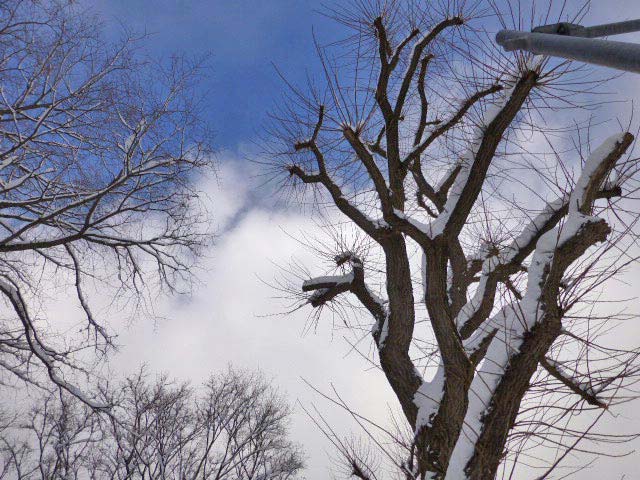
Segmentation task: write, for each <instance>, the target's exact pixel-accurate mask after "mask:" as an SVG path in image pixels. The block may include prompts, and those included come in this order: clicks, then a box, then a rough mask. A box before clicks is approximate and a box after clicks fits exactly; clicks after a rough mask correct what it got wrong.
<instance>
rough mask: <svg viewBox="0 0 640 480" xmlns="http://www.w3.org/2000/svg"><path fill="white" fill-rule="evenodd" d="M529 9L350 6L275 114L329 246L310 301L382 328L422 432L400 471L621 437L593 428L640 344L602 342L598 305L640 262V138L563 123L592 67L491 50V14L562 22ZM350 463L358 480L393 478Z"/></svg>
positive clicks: (388, 366)
mask: <svg viewBox="0 0 640 480" xmlns="http://www.w3.org/2000/svg"><path fill="white" fill-rule="evenodd" d="M531 3H532V4H533V8H532V12H530V14H531V17H530V18H528V19H524V18H522V17H521V16H520V15H521V13H520V10H518V11H517V12H515V11H514V10H510V5H511V6H513V2H503V3H501V4H499V2H493V1H473V2H472V1H462V0H461V1H455V0H451V1H444V0H443V1H429V2H411V1H409V2H402V1H397V2H396V1H393V0H388V1H385V0H378V1H371V2H368V1H365V0H362V1H355V2H352V3H351V6H352V7H353V8H348V7H345V6H341V7H339V9H336V11H332V12H331V16H334V17H335V19H336V20H337V21H339V22H341V23H342V24H343V25H344V26H346V27H347V28H348V29H350V31H351V32H352V35H351V37H349V38H348V39H347V40H345V41H344V42H341V43H338V44H334V45H333V46H332V47H327V48H324V47H320V46H319V47H318V52H319V55H320V58H321V61H322V66H323V68H324V71H325V74H326V75H325V88H319V87H317V86H316V85H312V86H311V87H310V88H309V89H308V91H306V90H302V89H298V88H297V87H295V86H291V90H290V94H289V97H288V99H289V102H287V103H286V105H285V106H284V107H281V108H280V110H279V111H277V112H275V113H274V115H273V117H274V120H275V128H274V129H273V130H272V131H271V140H272V142H271V143H270V144H269V149H270V151H271V153H273V154H274V158H275V159H276V161H275V162H274V163H273V167H274V169H275V171H279V172H280V177H279V178H286V182H287V183H290V184H291V185H292V186H299V187H306V188H307V190H306V192H307V193H305V194H301V195H299V196H297V197H295V198H296V199H299V200H300V201H301V202H306V201H307V200H308V199H309V198H312V202H314V204H315V205H316V206H317V207H318V209H317V210H316V211H319V212H321V213H323V214H324V215H329V217H328V221H327V224H328V225H330V229H331V230H332V231H333V232H334V233H337V234H338V235H337V236H338V237H339V238H338V241H337V242H336V243H337V244H338V248H337V249H336V250H335V251H334V252H333V254H332V255H331V257H332V261H333V266H332V270H333V272H330V274H329V275H327V276H322V277H315V278H308V277H307V279H305V281H304V283H303V284H302V285H301V287H302V293H303V294H302V303H303V304H306V305H309V306H310V307H315V308H318V309H321V308H323V307H327V308H332V309H333V311H334V312H336V313H338V314H339V315H340V318H341V319H342V320H343V321H344V322H345V323H346V325H347V326H348V327H350V328H352V329H353V330H354V331H355V332H356V333H358V332H362V331H364V330H365V329H366V331H370V332H371V333H370V334H369V333H365V334H364V335H365V336H366V337H368V338H371V337H372V340H373V345H374V350H375V352H376V357H377V362H379V366H380V368H381V369H382V371H383V372H384V374H385V376H386V378H387V380H388V382H389V384H390V386H391V387H392V389H393V391H394V393H395V395H396V396H397V399H398V401H399V404H400V406H401V409H402V412H403V414H404V417H405V418H406V421H407V423H408V424H409V427H410V429H411V431H412V434H411V435H410V438H409V439H408V440H407V441H406V442H405V443H404V445H405V447H406V448H405V450H404V454H403V455H404V458H402V459H400V460H396V461H395V464H396V466H397V468H398V472H400V475H401V476H404V477H406V478H420V479H424V478H431V479H444V478H446V479H449V480H452V479H474V480H487V479H491V478H494V477H496V476H497V475H503V476H504V477H505V478H512V476H513V475H516V476H517V478H524V477H523V476H520V475H524V473H522V472H523V471H522V470H520V469H519V467H522V466H523V465H529V466H532V467H538V468H541V469H542V470H539V471H538V472H537V474H536V478H547V476H548V475H549V473H550V472H551V471H552V470H553V469H554V468H556V467H557V466H558V465H560V464H561V463H562V461H563V460H566V458H567V453H568V452H571V451H577V450H580V448H578V445H579V444H581V443H580V442H585V443H586V442H588V440H590V439H591V440H598V441H599V442H607V441H609V442H618V441H623V440H625V439H626V437H622V436H620V437H617V436H605V435H597V434H596V433H595V432H593V431H592V430H591V428H592V427H593V425H592V426H591V427H589V428H586V427H585V428H582V426H584V421H585V420H584V419H585V418H586V419H593V418H596V419H597V418H600V416H602V415H605V414H607V413H608V411H609V410H610V409H614V408H615V406H616V405H617V404H619V403H622V402H624V401H626V400H629V398H631V397H633V392H632V391H630V390H629V388H630V387H631V386H632V385H633V383H634V382H635V380H636V378H637V367H636V365H637V363H636V359H637V355H638V351H637V350H634V349H629V350H625V349H623V348H617V347H618V345H614V346H606V345H605V344H602V343H601V342H599V341H598V336H599V334H601V333H604V332H606V330H608V329H609V328H610V327H612V326H613V325H614V324H616V323H617V321H618V320H622V319H624V318H626V317H625V316H624V315H620V316H615V315H612V314H611V311H610V309H607V308H606V305H605V304H604V303H602V304H601V303H599V301H598V300H600V298H599V294H601V293H602V291H603V288H604V287H605V286H607V285H610V284H611V282H612V280H613V279H614V278H615V277H616V275H617V274H620V273H621V272H622V271H623V269H624V268H626V267H629V266H632V265H634V262H635V257H634V256H633V255H634V246H633V245H634V242H635V240H636V237H635V231H634V226H635V222H636V219H637V215H635V214H634V213H633V210H632V207H633V197H634V192H635V189H636V187H637V176H636V173H637V161H636V159H635V158H633V157H631V154H632V150H633V149H632V146H633V143H634V135H632V134H631V133H629V132H628V131H626V130H627V129H625V130H623V131H620V130H621V128H620V127H619V126H618V125H615V126H613V127H612V125H611V124H606V125H599V126H597V127H593V128H591V127H592V122H590V121H589V120H587V121H586V122H582V123H580V121H578V123H576V124H573V125H572V126H571V128H566V123H569V124H571V123H572V120H573V119H574V118H579V117H580V116H581V115H583V113H581V112H584V110H582V111H580V110H579V109H578V108H577V107H584V106H587V105H585V104H580V103H579V102H580V101H583V100H584V98H585V95H584V94H585V93H586V92H589V91H592V90H593V89H594V88H596V87H597V86H598V81H596V80H591V79H593V78H595V77H593V76H589V75H588V73H589V72H585V71H584V69H581V68H579V67H577V66H575V65H572V64H569V63H554V62H553V61H550V60H548V59H544V58H532V57H529V56H513V55H512V54H509V55H504V54H503V53H501V52H499V51H497V50H496V49H495V47H493V46H492V41H491V33H487V31H491V30H492V29H493V31H495V30H496V29H497V28H499V27H500V25H501V24H502V25H505V24H510V25H509V26H513V24H515V25H518V26H519V27H521V28H524V27H522V23H525V22H531V23H532V24H544V23H552V22H553V21H556V20H558V19H566V18H567V16H568V12H566V11H564V4H563V3H562V2H558V4H555V5H554V4H552V5H551V6H549V5H548V4H549V3H550V2H542V3H545V5H544V8H543V9H542V11H539V10H537V9H536V3H535V2H531ZM582 13H583V12H577V13H576V14H577V15H581V14H582ZM570 19H571V18H570ZM598 78H599V79H600V81H602V80H603V78H602V77H601V76H600V77H598ZM583 118H584V116H583ZM602 133H605V135H603V137H604V138H606V140H604V141H602V139H601V140H600V141H599V142H598V143H595V142H592V141H591V136H594V137H595V136H600V135H601V134H602ZM283 170H284V172H283ZM283 173H284V174H285V176H284V177H283V175H282V174H283ZM309 191H312V192H313V193H314V195H313V196H312V197H310V196H309V195H308V192H309ZM327 206H329V207H330V208H329V209H327V208H326V207H327ZM331 208H333V211H332V210H331ZM336 209H337V210H338V211H339V212H340V214H341V218H342V219H344V218H345V217H346V219H347V224H346V225H349V224H350V225H354V228H355V230H356V233H354V234H353V235H350V234H349V233H348V232H349V228H348V227H347V226H345V224H340V221H341V220H339V219H338V217H337V216H336V215H335V214H334V211H335V210H336ZM345 232H347V233H345ZM328 273H329V272H328ZM297 288H298V289H299V288H300V284H298V285H297ZM298 291H299V290H298ZM349 298H353V299H355V300H356V301H357V303H356V304H357V305H358V306H359V307H361V308H363V309H364V310H365V311H366V312H368V314H369V315H370V316H369V317H368V318H372V319H373V320H372V322H373V325H371V321H370V320H369V321H365V322H364V324H363V323H362V322H361V321H360V323H359V321H358V318H359V317H358V315H357V313H356V312H354V311H353V310H351V309H347V308H345V307H347V306H351V305H352V304H351V303H349V302H350V300H349ZM603 329H604V330H603ZM369 335H370V337H369ZM603 340H604V338H603ZM614 347H615V348H614ZM365 355H366V353H365ZM594 412H595V414H594ZM579 413H584V416H583V417H582V418H583V419H582V420H580V418H581V416H580V415H577V414H579ZM576 418H578V420H576ZM589 421H590V420H589ZM600 444H601V443H600ZM343 450H344V451H345V452H347V451H348V449H343ZM587 450H588V448H587ZM348 456H349V455H348ZM549 459H551V460H549ZM356 460H357V458H356V459H354V457H353V455H351V458H350V460H349V463H350V465H352V466H353V468H352V472H351V473H352V474H353V475H355V476H356V477H360V478H362V479H369V478H378V477H382V476H383V475H382V474H381V471H380V470H376V469H375V468H370V467H367V466H366V465H363V463H366V462H358V461H356ZM356 467H357V468H356ZM514 472H515V473H514ZM518 472H520V473H518Z"/></svg>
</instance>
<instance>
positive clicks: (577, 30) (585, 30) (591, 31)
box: [532, 20, 640, 38]
mask: <svg viewBox="0 0 640 480" xmlns="http://www.w3.org/2000/svg"><path fill="white" fill-rule="evenodd" d="M637 31H640V20H627V21H624V22H618V23H607V24H605V25H595V26H593V27H583V26H582V25H576V24H574V23H568V22H563V23H554V24H552V25H543V26H541V27H536V28H534V29H533V30H532V32H533V33H550V34H555V35H566V36H570V37H582V38H599V37H609V36H611V35H622V34H623V33H631V32H637Z"/></svg>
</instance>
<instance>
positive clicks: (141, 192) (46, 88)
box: [0, 0, 211, 406]
mask: <svg viewBox="0 0 640 480" xmlns="http://www.w3.org/2000/svg"><path fill="white" fill-rule="evenodd" d="M138 44H139V39H136V38H133V37H130V36H128V37H127V38H125V39H124V40H122V41H120V42H119V43H118V44H113V43H109V42H107V41H105V40H104V39H103V38H102V34H101V28H100V24H99V22H98V21H97V20H96V19H95V18H93V17H91V16H90V15H88V14H87V13H86V12H83V11H81V10H79V7H77V6H76V5H74V2H73V1H70V0H69V1H66V0H59V1H58V0H55V1H44V0H43V1H39V0H8V1H3V2H2V3H1V4H0V293H1V295H0V296H1V297H2V300H3V303H4V304H5V306H7V307H8V310H5V312H4V313H3V316H2V319H1V320H0V370H1V372H2V373H3V374H5V373H6V372H10V373H12V374H15V375H17V376H18V377H19V378H20V379H22V380H24V381H27V382H37V381H39V379H40V376H39V375H38V374H37V373H36V372H37V370H42V367H44V370H45V371H46V373H47V374H48V376H49V378H50V379H51V380H52V381H53V382H55V384H57V385H58V386H59V387H62V388H64V389H66V390H67V391H69V392H71V393H73V394H74V395H78V396H81V397H83V399H84V400H85V401H86V402H88V403H91V399H90V398H89V396H87V395H84V396H83V394H82V392H81V391H80V390H78V389H77V388H75V387H74V386H73V385H72V383H71V382H69V381H68V380H65V371H66V372H67V378H68V373H69V369H68V368H67V367H74V365H73V364H74V363H76V362H75V360H74V356H73V353H74V352H77V351H79V350H81V349H86V348H87V347H91V346H93V347H96V348H98V349H100V350H104V349H105V348H106V347H108V346H109V345H110V344H111V341H112V339H111V335H110V331H109V329H108V328H107V327H106V326H105V325H104V324H103V323H102V320H101V319H100V318H98V316H96V315H95V314H94V312H93V311H92V309H91V306H90V304H91V302H90V295H89V293H90V291H91V290H90V288H89V287H87V286H86V285H87V283H89V282H91V281H93V280H95V281H100V282H105V283H106V284H108V287H107V289H106V290H109V289H111V290H112V291H113V292H116V295H117V296H122V295H124V293H125V292H127V291H130V292H131V291H132V292H134V294H135V295H136V296H137V297H138V298H139V297H140V296H141V295H142V293H143V292H144V291H145V285H146V284H147V283H149V282H150V281H151V279H157V280H158V282H159V284H160V285H162V286H167V287H169V288H172V289H173V288H175V287H177V286H179V285H180V284H181V282H182V281H184V280H187V279H188V278H189V270H190V265H191V263H192V260H193V258H194V254H197V253H198V249H199V247H201V246H202V245H203V244H205V242H206V241H207V238H208V237H207V232H206V228H204V227H206V224H205V221H204V220H205V219H204V216H203V215H201V214H200V213H198V209H197V208H195V207H197V205H196V203H197V202H196V200H197V198H198V194H197V191H196V190H194V188H193V181H194V177H195V176H196V175H197V174H198V172H200V171H202V169H203V168H206V167H208V166H209V165H210V162H211V149H210V147H209V144H208V141H209V135H208V132H207V129H206V128H205V127H204V124H203V123H202V122H201V120H200V118H199V111H198V103H197V98H196V97H195V95H194V90H193V88H192V87H193V86H194V81H196V80H197V78H198V75H199V68H198V66H197V64H190V63H189V62H188V61H186V60H184V59H179V58H174V59H172V60H171V61H170V62H168V63H167V62H165V64H163V65H157V66H154V64H153V63H152V62H150V61H143V59H142V58H141V56H140V55H138V54H137V53H136V48H137V46H138ZM61 284H68V285H69V286H70V288H71V289H73V290H75V301H76V302H77V304H78V305H79V306H80V307H82V309H83V310H84V314H85V317H86V324H85V328H84V330H85V331H86V335H85V336H84V338H83V339H75V338H71V337H69V336H68V335H67V336H63V337H62V339H61V340H59V341H57V342H53V335H51V334H52V333H54V332H56V330H55V325H56V322H55V321H52V320H53V319H52V318H51V314H50V313H49V314H46V313H45V314H44V315H41V316H38V315H37V314H36V313H35V312H37V310H38V302H37V300H38V299H39V298H42V297H43V296H44V295H45V294H46V293H47V292H48V291H49V290H50V289H52V288H55V287H57V286H59V285H61ZM89 285H91V283H89ZM149 286H150V285H149ZM100 288H102V292H103V293H104V292H105V291H106V290H105V288H104V286H102V287H100ZM148 291H149V290H147V292H148ZM44 322H48V325H47V326H46V328H45V326H44V325H43V323H44ZM68 327H69V325H66V326H65V327H64V328H68ZM57 333H59V332H57ZM78 342H79V343H78ZM76 366H77V365H76ZM94 406H96V405H94Z"/></svg>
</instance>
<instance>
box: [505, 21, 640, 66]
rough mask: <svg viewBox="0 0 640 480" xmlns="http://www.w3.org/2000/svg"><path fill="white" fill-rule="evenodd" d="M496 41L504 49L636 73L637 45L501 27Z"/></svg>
mask: <svg viewBox="0 0 640 480" xmlns="http://www.w3.org/2000/svg"><path fill="white" fill-rule="evenodd" d="M496 41H497V42H498V44H499V45H501V46H502V47H504V49H505V50H506V51H508V52H510V51H514V50H524V51H527V52H531V53H534V54H537V55H549V56H553V57H561V58H566V59H569V60H577V61H580V62H586V63H592V64H595V65H602V66H604V67H610V68H615V69H618V70H624V71H628V72H635V73H640V45H636V44H633V43H625V42H614V41H611V40H595V39H591V38H581V37H574V36H566V35H558V34H548V33H530V32H521V31H517V30H502V31H501V32H498V34H497V35H496Z"/></svg>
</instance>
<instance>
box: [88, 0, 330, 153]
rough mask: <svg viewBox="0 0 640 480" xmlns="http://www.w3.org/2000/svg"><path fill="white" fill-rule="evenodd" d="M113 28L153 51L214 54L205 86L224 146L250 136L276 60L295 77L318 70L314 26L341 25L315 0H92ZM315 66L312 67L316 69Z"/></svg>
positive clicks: (269, 97)
mask: <svg viewBox="0 0 640 480" xmlns="http://www.w3.org/2000/svg"><path fill="white" fill-rule="evenodd" d="M91 4H93V8H95V10H96V11H97V12H98V13H100V14H102V15H103V16H104V18H105V19H106V20H107V21H108V23H109V24H110V25H111V27H112V28H114V29H115V30H117V29H119V28H120V27H119V26H118V21H121V22H123V23H124V24H125V25H126V26H128V27H129V28H133V29H134V31H136V32H148V33H149V34H151V35H150V37H149V39H148V40H147V41H146V42H145V44H146V46H147V48H148V49H149V51H150V52H151V53H152V54H153V55H155V56H162V55H167V54H170V53H174V52H182V53H186V54H188V55H192V56H194V57H199V56H201V55H205V54H211V58H210V60H209V61H208V65H209V67H210V72H209V76H208V79H207V80H206V81H205V82H204V84H203V85H202V87H203V92H204V93H206V107H207V112H208V113H207V117H208V118H209V120H210V122H211V125H212V126H213V128H214V131H215V133H216V137H215V143H216V146H217V147H218V148H219V149H221V150H227V149H235V148H236V147H237V146H238V145H239V144H242V143H245V142H250V141H251V139H253V138H254V136H255V134H256V132H258V131H259V130H260V128H261V126H262V125H263V122H264V119H265V113H266V112H267V111H268V110H269V108H270V107H271V106H272V105H273V104H274V102H275V101H277V99H278V94H279V93H281V92H282V89H283V83H282V81H281V80H280V79H279V78H278V76H277V74H276V70H275V67H274V65H277V67H278V69H280V70H281V71H282V72H283V73H285V74H286V75H287V77H288V78H291V79H292V80H294V81H299V82H302V81H304V79H305V76H306V73H307V72H310V73H311V75H315V74H316V73H319V72H318V71H317V69H318V67H319V65H318V62H317V59H316V55H315V50H314V45H313V36H312V28H315V30H316V32H318V34H319V35H320V37H321V38H331V37H333V38H335V37H336V36H337V33H338V32H337V30H339V28H338V26H337V25H336V24H335V23H333V22H331V21H329V20H328V19H327V18H326V17H324V16H323V15H321V14H319V13H318V11H317V10H318V8H319V2H317V1H313V0H269V1H256V0H233V1H229V0H224V1H223V0H214V1H205V0H156V1H153V2H152V1H149V0H91ZM314 70H315V71H314Z"/></svg>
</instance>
